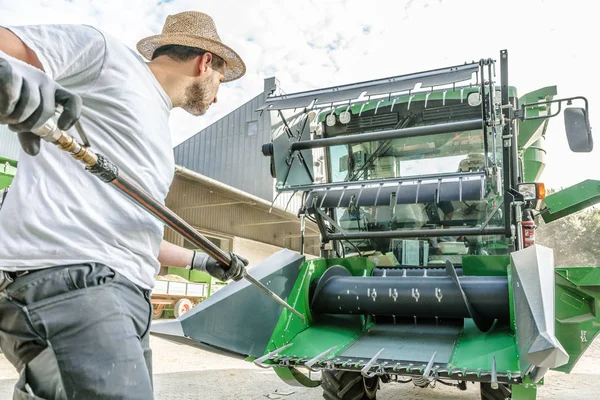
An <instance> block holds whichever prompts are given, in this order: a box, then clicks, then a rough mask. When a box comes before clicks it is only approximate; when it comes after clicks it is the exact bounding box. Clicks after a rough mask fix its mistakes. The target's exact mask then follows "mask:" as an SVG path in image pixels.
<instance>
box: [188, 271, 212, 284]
mask: <svg viewBox="0 0 600 400" xmlns="http://www.w3.org/2000/svg"><path fill="white" fill-rule="evenodd" d="M212 280H213V279H212V277H211V276H210V275H209V274H207V273H206V272H202V271H190V277H189V281H190V282H196V283H211V281H212Z"/></svg>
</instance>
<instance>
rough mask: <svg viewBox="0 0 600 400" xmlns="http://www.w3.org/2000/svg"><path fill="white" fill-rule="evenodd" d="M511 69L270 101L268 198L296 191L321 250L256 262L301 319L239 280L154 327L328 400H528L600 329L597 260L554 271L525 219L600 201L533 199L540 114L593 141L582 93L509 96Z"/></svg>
mask: <svg viewBox="0 0 600 400" xmlns="http://www.w3.org/2000/svg"><path fill="white" fill-rule="evenodd" d="M498 64H499V65H498ZM507 66H508V54H507V52H506V51H501V52H500V59H499V62H496V61H494V60H492V59H482V60H481V61H479V62H473V63H467V64H464V65H459V66H453V67H449V68H442V69H437V70H433V71H427V72H421V73H415V74H410V75H402V76H396V77H392V78H387V79H381V80H376V81H370V82H362V83H355V84H350V85H345V86H339V87H335V88H326V89H320V90H314V91H309V92H303V93H295V94H289V95H282V96H272V97H269V98H268V99H267V100H266V102H265V104H264V106H263V107H262V109H261V111H262V112H265V113H269V115H270V120H271V126H272V142H271V143H268V144H265V145H264V146H263V153H264V154H265V156H268V157H270V160H271V174H272V176H273V178H275V179H276V183H277V188H278V191H280V192H297V193H302V195H303V197H302V198H303V207H302V209H301V210H300V212H299V218H301V219H302V220H303V221H304V220H305V219H308V220H311V221H314V222H315V223H316V224H317V225H318V226H319V228H320V231H321V238H322V254H321V258H319V259H314V260H306V259H305V258H304V256H302V255H299V254H296V253H294V252H291V251H288V250H282V251H280V252H279V253H277V254H275V255H274V256H272V257H271V258H269V259H267V260H266V261H264V262H263V263H262V264H260V265H258V266H256V267H254V268H253V269H252V270H251V272H252V275H253V276H254V278H256V279H258V280H260V281H261V282H262V283H263V284H265V285H266V286H267V287H268V288H269V289H271V290H273V291H274V292H275V293H276V294H277V295H279V296H280V297H281V298H283V299H285V300H286V302H287V303H288V304H289V305H291V306H292V307H293V308H294V309H295V310H296V311H298V312H299V313H300V314H301V316H298V315H296V314H294V313H292V312H290V311H289V310H287V309H285V308H283V307H282V306H281V305H280V304H278V303H277V302H275V301H273V299H272V298H270V297H269V296H268V295H266V294H265V293H263V292H262V291H259V290H257V289H256V288H254V287H252V286H251V284H250V283H248V282H246V281H239V282H233V283H230V284H229V285H228V286H226V287H225V288H223V289H222V290H220V291H219V292H218V293H217V294H215V295H214V296H211V297H210V298H208V299H207V300H205V301H204V302H202V303H200V304H199V305H198V306H196V307H194V308H193V309H192V310H190V311H189V312H187V313H186V314H184V315H183V316H182V317H180V318H179V319H177V320H174V321H168V322H164V323H156V324H154V326H153V328H152V330H153V332H154V333H158V334H163V335H171V336H182V337H186V338H188V339H192V340H193V341H196V342H202V343H205V344H208V345H211V346H214V347H217V348H220V349H224V350H227V351H229V352H231V353H232V354H236V355H242V356H245V357H248V359H249V360H252V361H253V362H254V363H255V364H256V365H257V366H259V367H267V368H273V369H274V370H275V372H276V373H277V374H278V375H279V376H280V377H281V378H282V379H283V380H285V381H286V382H288V383H290V384H294V385H303V386H307V387H317V386H321V387H322V390H323V395H324V397H325V398H326V399H329V400H349V399H353V400H357V399H375V398H376V394H377V390H378V388H379V387H380V386H381V384H384V383H390V382H401V383H411V384H414V385H416V386H419V387H423V388H426V387H431V386H434V385H435V384H436V383H440V384H445V385H452V386H455V387H456V388H458V389H460V390H465V389H466V388H467V383H468V382H478V383H479V385H480V391H481V398H482V399H507V398H508V399H510V398H512V399H513V400H524V399H535V397H536V392H537V388H538V387H539V386H540V385H542V384H543V378H544V375H545V374H546V373H547V372H548V371H549V370H550V369H553V370H558V371H563V372H569V371H571V370H572V368H573V366H574V365H575V363H576V362H577V360H578V359H579V358H580V357H581V355H582V354H583V353H584V351H585V349H586V348H587V347H588V346H589V344H590V343H591V342H592V340H593V339H594V337H595V336H596V335H597V333H598V331H599V330H600V316H598V315H597V312H598V306H600V304H599V303H598V299H599V298H600V268H595V267H573V268H561V267H557V268H555V265H554V259H553V251H552V249H549V248H546V247H543V246H540V245H537V244H535V234H534V233H535V222H534V220H535V218H536V217H537V216H540V217H541V218H543V219H544V221H546V222H551V221H554V220H556V219H558V218H561V217H564V216H566V215H569V214H572V213H574V212H577V211H579V210H582V209H583V208H585V207H588V206H590V205H592V204H594V203H596V202H598V201H600V182H597V181H585V182H583V183H580V184H578V185H575V186H573V187H570V188H567V189H565V190H563V191H561V192H558V193H556V194H552V195H548V196H545V190H544V185H543V184H541V183H539V182H538V179H539V178H540V174H541V173H542V171H543V169H544V165H545V162H544V156H545V151H544V140H545V134H546V129H547V125H548V122H549V120H550V118H552V117H554V116H556V115H558V114H559V113H560V112H563V113H564V120H565V128H566V134H567V138H568V142H569V146H570V148H571V150H572V151H574V152H589V151H591V150H592V138H591V129H590V126H589V119H588V104H587V100H586V99H585V98H583V97H575V98H568V99H555V98H554V97H555V95H556V94H557V91H556V87H546V88H542V89H539V90H537V91H535V92H532V93H528V94H526V95H524V96H522V97H518V96H517V90H516V88H514V87H511V86H509V84H508V68H507ZM497 70H498V71H499V79H497V76H496V71H497ZM565 103H566V104H567V105H571V104H573V103H580V104H581V105H582V106H583V107H581V108H576V107H569V108H566V109H564V111H563V105H564V104H565ZM303 225H304V224H302V226H303ZM302 234H304V232H302ZM224 316H227V317H226V318H224ZM315 372H320V374H319V373H315ZM315 377H317V378H315Z"/></svg>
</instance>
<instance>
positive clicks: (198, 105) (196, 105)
mask: <svg viewBox="0 0 600 400" xmlns="http://www.w3.org/2000/svg"><path fill="white" fill-rule="evenodd" d="M211 89H212V85H211V84H210V83H209V81H206V83H205V84H204V85H202V84H200V83H199V82H194V83H192V84H191V85H190V86H188V87H187V89H186V90H185V103H184V104H183V107H182V108H183V109H184V110H185V111H187V112H189V113H190V114H192V115H195V116H199V115H204V114H205V113H206V111H207V110H208V107H210V105H211V104H212V101H211V99H208V98H206V97H207V95H206V94H207V93H210V92H212V90H211Z"/></svg>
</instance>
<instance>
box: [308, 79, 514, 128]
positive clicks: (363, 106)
mask: <svg viewBox="0 0 600 400" xmlns="http://www.w3.org/2000/svg"><path fill="white" fill-rule="evenodd" d="M497 90H500V88H499V87H498V88H497ZM478 91H479V88H478V87H473V88H468V89H465V90H464V91H463V92H462V94H461V91H460V90H448V91H446V97H445V99H446V100H460V99H461V98H462V99H463V100H464V101H465V102H466V101H467V96H468V95H469V93H473V92H478ZM427 94H429V96H427ZM515 94H516V89H515V88H514V87H512V86H511V87H510V91H509V95H510V96H511V97H514V96H515ZM443 96H444V95H443V92H430V93H428V92H421V93H418V94H414V95H410V96H409V95H401V96H398V97H394V98H390V99H386V100H383V101H382V102H381V103H379V101H369V102H365V103H355V104H354V105H353V106H350V109H348V105H347V104H345V105H340V106H337V107H336V109H335V114H337V115H339V114H341V113H342V111H346V110H348V111H350V112H351V113H352V114H359V113H360V112H361V111H362V112H366V111H369V110H374V109H375V108H381V107H386V106H391V105H392V104H394V105H398V104H402V103H408V101H409V99H410V101H411V103H415V102H418V101H425V98H427V100H428V101H432V100H443V99H444V97H443ZM461 96H462V97H461ZM328 114H331V111H329V112H327V113H321V114H320V115H319V122H323V121H325V118H327V115H328Z"/></svg>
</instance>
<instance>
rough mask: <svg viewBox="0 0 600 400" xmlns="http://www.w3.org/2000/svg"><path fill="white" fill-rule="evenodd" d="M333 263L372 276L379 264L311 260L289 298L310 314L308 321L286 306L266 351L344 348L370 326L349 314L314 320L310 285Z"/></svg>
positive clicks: (316, 351) (314, 352)
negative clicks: (283, 348)
mask: <svg viewBox="0 0 600 400" xmlns="http://www.w3.org/2000/svg"><path fill="white" fill-rule="evenodd" d="M332 265H341V266H343V267H345V268H347V269H348V270H349V271H350V272H351V273H352V275H354V276H363V275H364V274H365V271H366V274H367V275H370V274H371V271H372V269H373V268H374V267H375V265H374V264H373V262H372V261H370V260H369V259H367V258H358V257H357V258H344V259H335V258H332V259H315V260H309V261H307V262H306V263H304V265H303V266H302V269H301V271H300V275H299V277H298V280H297V281H296V283H295V285H294V288H293V289H292V291H291V294H290V296H289V297H288V303H289V304H290V305H292V307H294V308H295V309H296V310H298V311H299V312H301V313H303V314H304V315H306V316H307V321H306V323H305V322H302V320H301V319H300V318H299V317H297V316H296V315H295V314H292V313H291V312H290V311H288V310H286V309H284V310H283V311H282V313H281V316H280V317H279V321H278V322H277V325H276V326H275V329H274V330H273V334H272V336H271V339H270V341H269V345H268V346H267V349H266V350H265V353H267V352H269V351H273V350H275V349H277V348H280V347H282V346H285V345H286V344H288V343H293V344H294V345H293V346H292V347H290V348H288V349H287V350H286V351H284V352H283V353H282V354H287V355H292V354H302V355H303V356H308V357H314V356H316V355H317V354H320V353H322V352H324V351H325V350H327V349H329V348H330V347H333V346H336V345H337V346H338V349H337V350H336V352H332V355H333V354H336V353H337V352H338V351H341V350H343V347H344V346H345V345H344V346H342V344H344V343H345V344H349V343H351V342H352V341H353V340H355V339H356V338H357V337H358V336H360V335H361V334H362V331H363V329H364V328H365V326H366V323H365V319H364V318H363V317H358V316H352V317H350V318H347V316H340V317H339V318H336V317H328V320H327V323H324V322H322V321H314V320H313V316H312V314H311V312H310V307H309V295H310V293H309V291H310V284H311V282H312V281H313V280H314V279H317V278H319V277H321V276H322V275H323V273H324V272H325V270H326V269H327V268H328V267H330V266H332Z"/></svg>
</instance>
